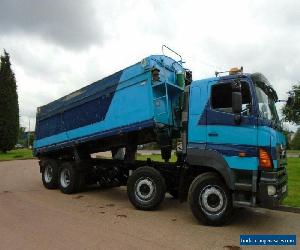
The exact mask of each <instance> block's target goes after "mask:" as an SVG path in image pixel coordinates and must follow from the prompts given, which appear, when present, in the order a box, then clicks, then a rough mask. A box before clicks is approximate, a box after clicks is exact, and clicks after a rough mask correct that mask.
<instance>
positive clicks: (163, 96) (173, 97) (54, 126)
mask: <svg viewBox="0 0 300 250" xmlns="http://www.w3.org/2000/svg"><path fill="white" fill-rule="evenodd" d="M152 68H157V69H158V70H159V71H160V79H159V82H156V83H153V82H152V73H151V70H152ZM177 71H183V68H182V66H180V65H179V64H178V63H176V62H175V61H174V60H173V59H171V58H169V57H166V56H150V57H147V58H145V59H144V60H143V61H142V62H139V63H136V64H134V65H132V66H130V67H127V68H126V69H123V70H121V71H119V72H117V73H115V74H113V75H111V76H109V77H106V78H104V79H102V80H99V81H97V82H95V83H92V84H91V85H88V86H86V87H84V88H82V89H80V90H78V91H76V92H74V93H71V94H70V95H67V96H65V97H62V98H60V99H58V100H56V101H54V102H52V103H50V104H48V105H45V106H43V107H41V108H40V112H39V113H38V114H37V126H36V131H37V140H36V141H35V142H34V148H35V151H38V150H39V148H48V147H50V146H54V145H55V146H56V147H58V146H59V145H63V146H65V145H70V144H72V143H75V142H76V143H77V142H78V141H87V140H92V138H93V140H94V139H95V138H99V136H100V137H103V136H112V135H117V134H119V133H120V131H121V130H122V128H130V130H126V131H134V130H140V129H143V128H146V127H149V126H154V124H155V123H163V124H166V125H169V126H175V125H176V124H178V121H177V122H176V121H175V120H174V119H175V118H174V116H173V110H174V109H176V108H178V107H179V102H178V100H179V97H180V95H181V94H182V92H183V88H180V87H179V86H177V82H176V72H177ZM155 84H157V85H160V86H161V87H160V89H161V90H163V91H160V90H158V88H156V87H154V85H155ZM156 98H158V99H157V100H156ZM95 136H96V137H95Z"/></svg>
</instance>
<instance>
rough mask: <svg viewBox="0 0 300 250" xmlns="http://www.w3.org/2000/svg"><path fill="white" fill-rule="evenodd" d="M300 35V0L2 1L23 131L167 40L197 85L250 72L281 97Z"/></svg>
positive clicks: (299, 51)
mask: <svg viewBox="0 0 300 250" xmlns="http://www.w3.org/2000/svg"><path fill="white" fill-rule="evenodd" d="M299 30H300V1H297V0H294V1H293V0H291V1H287V0H286V1H275V0H272V1H261V0H257V1H250V0H249V1H247V0H243V1H240V0H239V1H231V0H227V1H221V0H220V1H214V0H210V1H189V0H185V1H182V0H172V1H171V0H170V1H164V0H153V1H150V0H148V1H147V0H146V1H141V0H125V1H124V0H116V1H112V0H110V1H104V0H103V1H100V0H99V1H97V0H95V1H83V0H77V1H72V0H43V1H40V0H1V2H0V48H5V49H6V50H7V51H8V52H9V53H10V56H11V62H12V65H13V70H14V72H15V74H16V79H17V85H18V94H19V104H20V115H21V125H22V126H25V127H28V120H29V119H30V121H31V125H32V127H33V126H34V123H35V112H36V107H38V106H41V105H44V104H46V103H48V102H50V101H52V100H55V99H56V98H59V97H61V96H63V95H65V94H68V93H70V92H71V91H74V90H76V89H78V88H81V87H83V86H85V85H87V84H89V83H91V82H94V81H96V80H99V79H101V78H103V77H105V76H107V75H109V74H111V73H113V72H115V71H117V70H120V69H122V68H124V67H127V66H129V65H130V64H133V63H136V62H138V61H140V60H141V59H143V58H144V57H146V56H148V55H150V54H160V53H161V45H162V44H167V45H169V46H170V47H171V48H174V49H175V50H177V51H178V52H180V53H181V55H182V56H183V58H184V61H185V62H186V67H188V68H190V69H192V71H193V78H194V79H201V78H203V77H210V76H213V74H214V72H215V71H216V70H228V69H229V68H231V67H234V66H244V71H246V72H249V73H252V72H257V71H259V72H262V73H264V74H265V75H266V76H267V77H268V78H269V80H270V81H271V83H272V84H273V86H274V88H275V90H276V91H277V93H278V96H279V98H280V99H284V98H286V96H287V94H286V92H287V91H288V90H290V89H291V85H292V83H296V82H298V81H299V80H300V77H299V76H298V74H299V69H300V32H299ZM291 128H294V127H293V126H291Z"/></svg>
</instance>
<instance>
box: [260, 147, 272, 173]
mask: <svg viewBox="0 0 300 250" xmlns="http://www.w3.org/2000/svg"><path fill="white" fill-rule="evenodd" d="M259 165H260V167H261V168H266V169H271V168H272V167H273V164H272V160H271V156H270V155H269V153H268V152H267V150H265V149H262V148H260V149H259Z"/></svg>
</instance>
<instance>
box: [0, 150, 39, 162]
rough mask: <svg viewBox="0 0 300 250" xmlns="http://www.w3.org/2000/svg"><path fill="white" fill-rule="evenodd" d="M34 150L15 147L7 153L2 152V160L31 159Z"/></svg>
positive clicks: (0, 154)
mask: <svg viewBox="0 0 300 250" xmlns="http://www.w3.org/2000/svg"><path fill="white" fill-rule="evenodd" d="M31 158H33V156H32V150H30V149H27V148H24V149H15V150H11V151H8V152H7V153H6V154H4V153H0V161H11V160H18V159H20V160H21V159H22V160H25V159H31Z"/></svg>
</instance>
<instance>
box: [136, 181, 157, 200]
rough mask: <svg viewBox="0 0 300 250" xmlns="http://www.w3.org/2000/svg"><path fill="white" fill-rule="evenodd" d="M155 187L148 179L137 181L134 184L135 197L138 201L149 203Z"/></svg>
mask: <svg viewBox="0 0 300 250" xmlns="http://www.w3.org/2000/svg"><path fill="white" fill-rule="evenodd" d="M154 193H155V186H154V184H153V182H152V180H150V179H148V178H142V179H139V180H138V181H137V182H136V187H135V196H136V198H137V199H138V200H141V201H149V200H151V199H152V198H153V195H154Z"/></svg>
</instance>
